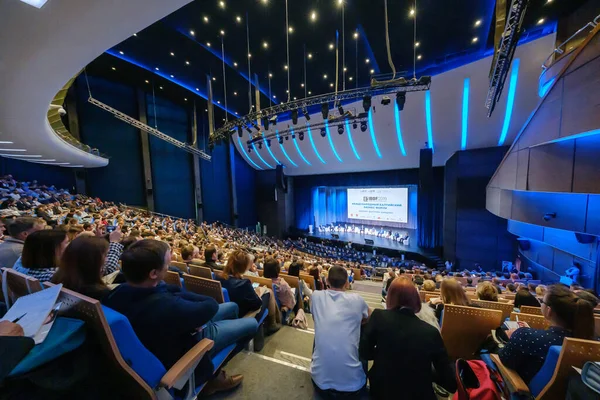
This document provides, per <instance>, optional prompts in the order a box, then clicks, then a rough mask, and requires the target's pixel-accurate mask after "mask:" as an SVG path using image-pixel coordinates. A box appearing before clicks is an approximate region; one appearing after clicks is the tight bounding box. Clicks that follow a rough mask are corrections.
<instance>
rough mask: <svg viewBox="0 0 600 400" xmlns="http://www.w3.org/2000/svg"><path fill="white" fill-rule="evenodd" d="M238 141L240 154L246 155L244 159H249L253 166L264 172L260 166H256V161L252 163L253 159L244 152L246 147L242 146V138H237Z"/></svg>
mask: <svg viewBox="0 0 600 400" xmlns="http://www.w3.org/2000/svg"><path fill="white" fill-rule="evenodd" d="M237 140H238V144H239V145H240V152H241V153H242V154H243V155H244V157H246V158H247V159H248V161H250V162H251V163H252V165H254V166H255V167H256V168H258V169H260V170H262V168H261V167H259V166H258V164H256V163H255V162H254V161H252V159H251V158H250V156H249V155H248V154H246V152H245V151H244V147H243V146H242V141H241V140H240V137H239V136H238V137H237Z"/></svg>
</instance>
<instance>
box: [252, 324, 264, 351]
mask: <svg viewBox="0 0 600 400" xmlns="http://www.w3.org/2000/svg"><path fill="white" fill-rule="evenodd" d="M252 342H254V351H255V352H256V351H261V350H262V349H263V347H265V324H264V323H263V324H260V326H259V327H258V330H257V331H256V334H255V335H254V339H252Z"/></svg>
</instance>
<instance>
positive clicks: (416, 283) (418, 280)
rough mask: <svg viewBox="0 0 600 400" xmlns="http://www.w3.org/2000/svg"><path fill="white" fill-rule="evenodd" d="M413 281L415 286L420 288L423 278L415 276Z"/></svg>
mask: <svg viewBox="0 0 600 400" xmlns="http://www.w3.org/2000/svg"><path fill="white" fill-rule="evenodd" d="M414 280H415V285H419V286H421V285H422V284H423V277H422V276H421V275H417V276H415V278H414Z"/></svg>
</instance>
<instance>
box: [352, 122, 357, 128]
mask: <svg viewBox="0 0 600 400" xmlns="http://www.w3.org/2000/svg"><path fill="white" fill-rule="evenodd" d="M352 128H353V129H356V128H358V124H357V123H356V121H354V122H353V123H352Z"/></svg>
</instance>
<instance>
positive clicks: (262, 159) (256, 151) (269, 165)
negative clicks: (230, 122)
mask: <svg viewBox="0 0 600 400" xmlns="http://www.w3.org/2000/svg"><path fill="white" fill-rule="evenodd" d="M238 137H239V136H238ZM266 145H267V144H266V143H265V146H266ZM252 148H253V149H254V152H255V153H256V155H257V156H258V158H260V161H262V162H263V164H265V165H266V166H267V167H268V168H270V169H273V167H272V166H271V164H269V163H268V162H266V161H265V160H264V158H262V157H261V155H260V153H259V152H258V150H257V149H256V146H255V145H254V143H252Z"/></svg>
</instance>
